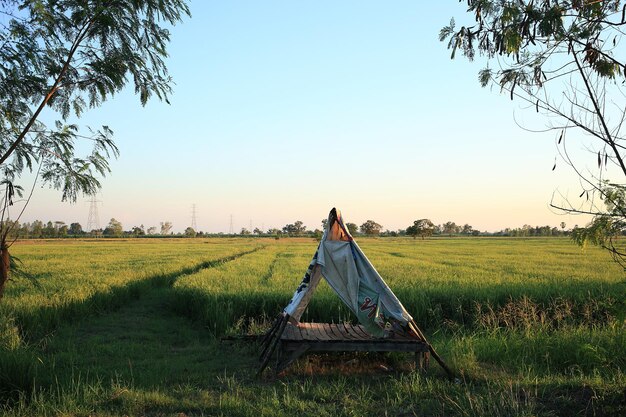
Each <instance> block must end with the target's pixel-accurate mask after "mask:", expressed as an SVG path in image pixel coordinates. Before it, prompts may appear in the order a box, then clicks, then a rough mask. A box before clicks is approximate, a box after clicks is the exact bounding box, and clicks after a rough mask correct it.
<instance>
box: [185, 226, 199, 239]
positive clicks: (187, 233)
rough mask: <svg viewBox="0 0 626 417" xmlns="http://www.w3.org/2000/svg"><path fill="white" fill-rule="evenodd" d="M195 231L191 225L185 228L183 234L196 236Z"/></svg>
mask: <svg viewBox="0 0 626 417" xmlns="http://www.w3.org/2000/svg"><path fill="white" fill-rule="evenodd" d="M196 234H197V233H196V231H195V230H194V229H193V227H188V228H186V229H185V236H187V237H196Z"/></svg>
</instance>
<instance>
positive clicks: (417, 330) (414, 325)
mask: <svg viewBox="0 0 626 417" xmlns="http://www.w3.org/2000/svg"><path fill="white" fill-rule="evenodd" d="M409 327H411V330H413V331H414V332H415V333H416V334H417V335H418V336H419V337H420V338H421V339H422V340H423V341H424V343H426V345H427V346H428V350H429V351H430V354H431V355H433V358H435V360H436V361H437V363H439V365H440V366H441V367H442V368H443V370H444V371H446V373H447V374H448V377H449V378H452V377H454V373H453V372H452V370H451V369H450V368H448V365H446V363H445V362H444V361H443V359H441V357H440V356H439V354H438V353H437V351H435V348H434V347H433V345H431V344H430V343H428V340H426V336H424V333H422V331H421V330H420V328H419V327H418V326H417V323H415V320H411V321H410V322H409Z"/></svg>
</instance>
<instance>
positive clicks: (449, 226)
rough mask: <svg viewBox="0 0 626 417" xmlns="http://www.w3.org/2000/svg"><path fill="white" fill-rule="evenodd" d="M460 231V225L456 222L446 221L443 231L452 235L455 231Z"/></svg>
mask: <svg viewBox="0 0 626 417" xmlns="http://www.w3.org/2000/svg"><path fill="white" fill-rule="evenodd" d="M458 232H459V226H457V225H456V223H455V222H446V223H444V225H443V233H446V234H448V235H449V236H452V235H453V234H455V233H458Z"/></svg>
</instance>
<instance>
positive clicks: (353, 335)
mask: <svg viewBox="0 0 626 417" xmlns="http://www.w3.org/2000/svg"><path fill="white" fill-rule="evenodd" d="M343 327H344V329H346V333H347V334H349V335H350V337H351V338H353V339H355V340H363V337H361V335H359V334H358V333H357V332H356V331H354V329H353V328H352V325H351V324H350V323H344V324H343Z"/></svg>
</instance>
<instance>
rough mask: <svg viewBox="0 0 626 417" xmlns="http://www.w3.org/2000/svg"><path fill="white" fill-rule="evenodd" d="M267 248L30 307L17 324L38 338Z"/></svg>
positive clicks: (117, 308) (25, 333)
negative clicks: (56, 302) (66, 300)
mask: <svg viewBox="0 0 626 417" xmlns="http://www.w3.org/2000/svg"><path fill="white" fill-rule="evenodd" d="M265 248H266V245H263V246H257V247H255V248H253V249H250V250H247V251H244V252H239V253H235V254H234V255H230V256H225V257H223V258H219V259H214V260H211V261H203V262H200V263H198V264H196V265H193V266H189V267H186V268H182V269H179V270H177V271H172V272H167V273H157V274H154V275H150V276H147V277H145V278H142V279H138V280H135V281H131V282H129V283H127V284H125V285H119V286H114V287H109V288H108V289H107V290H106V291H99V292H96V293H94V294H92V295H91V296H89V297H87V298H84V299H81V300H71V301H68V302H66V303H64V304H63V305H55V306H41V307H40V308H37V309H34V310H29V311H28V312H27V314H25V315H19V316H17V317H16V324H17V325H18V327H19V328H20V330H21V332H22V334H23V335H24V337H25V340H36V339H37V338H39V337H42V336H44V335H46V334H48V333H50V332H52V331H54V330H55V329H57V328H58V327H59V326H60V325H62V324H64V323H67V322H70V321H74V320H76V319H83V318H86V317H90V316H95V315H101V314H109V313H112V312H114V311H117V310H119V309H120V308H122V307H126V306H128V305H130V304H132V303H136V302H138V301H139V300H140V299H141V297H143V296H145V295H146V294H149V293H151V292H153V291H157V290H159V289H168V290H169V289H170V288H172V286H173V285H174V283H175V282H176V281H177V280H178V279H179V278H181V277H183V276H186V275H190V274H194V273H197V272H199V271H202V270H204V269H210V268H215V267H218V266H220V265H223V264H225V263H228V262H232V261H234V260H236V259H239V258H242V257H244V256H246V255H250V254H252V253H255V252H257V251H259V250H262V249H265ZM23 323H39V325H38V326H31V325H29V326H28V330H26V327H25V326H24V325H22V324H23Z"/></svg>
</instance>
